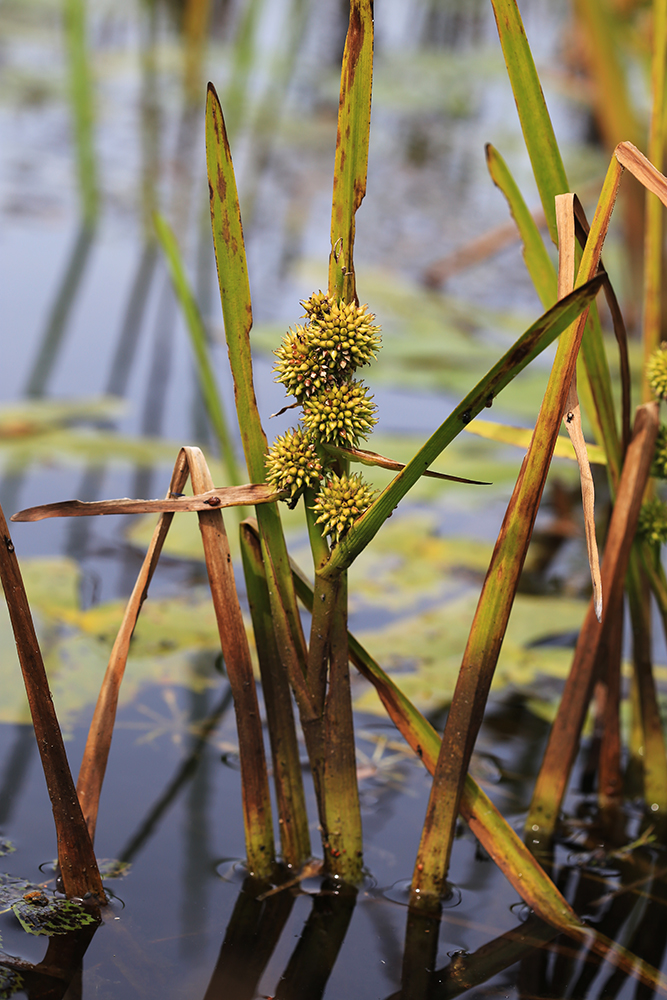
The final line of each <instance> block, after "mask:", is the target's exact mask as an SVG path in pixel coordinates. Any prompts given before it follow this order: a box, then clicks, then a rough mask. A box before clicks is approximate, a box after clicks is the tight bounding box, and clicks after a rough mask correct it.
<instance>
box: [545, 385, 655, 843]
mask: <svg viewBox="0 0 667 1000" xmlns="http://www.w3.org/2000/svg"><path fill="white" fill-rule="evenodd" d="M657 432H658V407H657V403H647V404H645V405H644V406H640V407H639V408H638V410H637V416H636V418H635V427H634V435H633V438H632V441H631V443H630V446H629V448H628V451H627V454H626V458H625V462H624V464H623V472H622V474H621V481H620V483H619V488H618V493H617V496H616V502H615V504H614V511H613V514H612V518H611V522H610V525H609V532H608V535H607V543H606V546H605V551H604V559H603V562H602V582H603V588H604V591H605V593H606V594H607V599H606V601H607V606H606V608H605V610H604V612H603V615H602V625H601V626H600V624H599V623H598V622H597V620H596V616H595V608H594V606H593V603H591V605H590V606H589V609H588V613H587V615H586V619H585V621H584V625H583V627H582V629H581V632H580V634H579V640H578V642H577V648H576V650H575V654H574V661H573V664H572V669H571V671H570V674H569V677H568V679H567V682H566V684H565V689H564V691H563V697H562V700H561V704H560V708H559V710H558V715H557V717H556V720H555V722H554V724H553V727H552V730H551V735H550V737H549V743H548V745H547V749H546V753H545V756H544V761H543V763H542V768H541V770H540V774H539V776H538V779H537V782H536V785H535V791H534V793H533V801H532V804H531V808H530V812H529V814H528V819H527V822H526V829H527V830H528V831H530V839H531V842H534V841H535V840H539V839H540V838H541V837H542V838H544V837H547V838H550V837H551V835H552V833H553V830H554V828H555V825H556V820H557V817H558V811H559V809H560V805H561V802H562V800H563V795H564V794H565V788H566V786H567V782H568V780H569V776H570V771H571V769H572V765H573V763H574V759H575V756H576V753H577V749H578V746H579V736H580V733H581V727H582V726H583V722H584V717H585V715H586V709H587V707H588V703H589V700H590V695H591V690H592V685H593V681H594V668H595V664H596V662H597V659H598V651H599V648H600V644H601V641H602V639H603V636H604V634H605V630H606V629H607V628H608V627H609V625H610V619H611V614H613V612H614V610H615V609H616V608H617V607H618V600H619V596H618V595H619V593H620V592H622V590H623V587H624V583H625V573H626V570H627V567H628V561H629V558H630V549H631V546H632V540H633V538H634V534H635V529H636V527H637V519H638V517H639V509H640V506H641V502H642V495H643V492H644V487H645V485H646V481H647V478H648V474H649V470H650V466H651V461H652V458H653V449H654V446H655V439H656V435H657Z"/></svg>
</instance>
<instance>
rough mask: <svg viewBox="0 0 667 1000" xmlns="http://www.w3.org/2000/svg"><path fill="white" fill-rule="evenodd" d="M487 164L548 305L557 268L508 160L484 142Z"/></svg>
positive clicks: (553, 293)
mask: <svg viewBox="0 0 667 1000" xmlns="http://www.w3.org/2000/svg"><path fill="white" fill-rule="evenodd" d="M486 165H487V168H488V171H489V173H490V175H491V179H492V181H493V183H494V184H495V185H496V187H498V188H500V190H501V191H502V193H503V194H504V195H505V198H506V199H507V204H508V205H509V209H510V212H511V213H512V218H513V219H514V221H515V222H516V227H517V229H518V230H519V235H520V237H521V243H522V245H523V259H524V261H525V262H526V268H527V270H528V273H529V275H530V277H531V279H532V282H533V285H534V286H535V291H536V292H537V294H538V295H539V297H540V302H541V303H542V305H543V307H544V308H545V309H549V308H550V307H551V306H552V305H553V304H554V302H555V301H556V299H557V294H556V292H557V279H556V269H555V267H554V265H553V262H552V260H551V257H550V256H549V254H548V253H547V248H546V247H545V245H544V241H543V240H542V236H541V235H540V231H539V229H538V228H537V225H536V223H535V220H534V218H533V216H532V214H531V212H530V210H529V208H528V206H527V205H526V203H525V201H524V200H523V196H522V194H521V192H520V190H519V187H518V185H517V183H516V181H515V180H514V178H513V177H512V175H511V174H510V172H509V170H508V167H507V164H506V163H505V161H504V160H503V158H502V156H501V155H500V153H499V152H498V150H497V149H494V147H493V146H492V145H491V143H487V145H486Z"/></svg>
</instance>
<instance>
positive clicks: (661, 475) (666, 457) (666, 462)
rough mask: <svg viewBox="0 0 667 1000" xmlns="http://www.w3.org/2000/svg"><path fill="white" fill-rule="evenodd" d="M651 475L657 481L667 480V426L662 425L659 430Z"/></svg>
mask: <svg viewBox="0 0 667 1000" xmlns="http://www.w3.org/2000/svg"><path fill="white" fill-rule="evenodd" d="M651 475H652V476H655V478H656V479H667V424H660V428H659V430H658V437H657V439H656V442H655V451H654V453H653V464H652V465H651Z"/></svg>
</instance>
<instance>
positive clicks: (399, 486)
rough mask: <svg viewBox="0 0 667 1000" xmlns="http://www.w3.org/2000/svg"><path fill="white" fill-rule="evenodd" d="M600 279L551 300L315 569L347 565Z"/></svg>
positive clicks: (572, 315) (552, 337)
mask: <svg viewBox="0 0 667 1000" xmlns="http://www.w3.org/2000/svg"><path fill="white" fill-rule="evenodd" d="M602 283H603V277H602V276H596V277H594V278H592V279H591V280H590V281H589V282H586V283H585V284H584V285H582V286H581V287H579V288H577V289H576V290H575V291H574V292H573V293H572V294H571V295H568V296H567V297H566V298H565V299H563V300H562V301H561V302H557V303H556V304H555V305H554V306H552V308H551V309H549V310H548V311H547V312H546V313H544V315H543V316H541V317H540V318H539V319H538V320H536V322H535V323H533V324H532V325H531V326H530V327H529V328H528V329H527V330H526V331H525V333H524V334H522V336H521V337H519V339H518V340H517V341H516V342H515V343H514V344H513V346H512V347H511V348H510V349H509V351H507V353H506V354H504V355H503V357H502V358H501V359H500V360H499V361H498V362H497V363H496V364H495V365H494V366H493V368H491V369H490V370H489V371H488V372H487V373H486V375H485V376H484V377H483V378H482V379H481V380H480V381H479V382H478V383H477V385H476V386H475V388H474V389H472V390H471V392H469V393H468V395H467V396H466V397H465V398H464V399H463V400H462V401H461V402H460V403H459V404H458V406H456V407H455V408H454V410H452V412H451V414H450V415H449V416H448V417H447V419H446V420H445V421H444V422H443V423H442V424H441V425H440V427H438V429H437V430H436V431H434V433H433V434H432V435H431V437H430V438H429V439H428V441H426V442H425V444H424V445H422V447H421V448H420V450H419V451H418V452H417V454H416V455H415V456H414V457H413V458H412V459H411V461H410V462H408V464H407V465H406V467H405V468H404V469H403V470H402V471H401V472H399V474H398V475H397V476H396V477H395V478H394V479H393V480H392V482H391V483H390V484H389V486H387V487H386V489H385V490H383V492H382V493H381V494H380V496H379V497H378V498H377V500H376V501H375V502H374V503H373V504H372V506H371V507H370V508H369V509H368V510H367V511H366V513H365V514H364V515H363V516H362V517H360V518H359V519H358V520H357V521H355V523H354V525H353V526H352V528H351V529H350V531H349V532H348V534H347V535H345V536H344V537H343V538H342V539H341V541H340V542H339V543H338V545H337V546H336V549H335V550H334V552H333V553H332V556H331V558H330V559H329V561H328V563H327V564H326V566H323V567H322V570H321V571H320V573H321V575H322V576H329V575H331V574H334V573H336V572H338V571H339V570H340V569H342V568H345V567H347V566H350V565H351V564H352V562H354V560H355V559H356V557H357V556H358V555H359V553H360V552H362V551H363V550H364V549H365V548H366V546H367V545H368V544H369V542H370V541H371V540H372V539H373V538H374V536H375V535H376V534H377V532H378V531H379V530H380V528H381V527H382V525H383V524H384V522H385V521H386V520H387V518H388V517H390V516H391V514H392V513H393V511H394V510H395V509H396V506H397V505H398V504H399V503H400V501H401V500H402V499H403V497H405V496H406V495H407V494H408V493H409V491H410V490H411V489H412V487H413V486H414V485H415V483H416V482H417V481H418V480H419V478H420V477H421V476H423V475H424V472H425V471H426V469H428V467H429V466H430V465H431V464H432V463H433V462H434V461H435V460H436V458H438V456H439V455H440V454H441V453H442V452H443V451H444V450H445V448H447V446H448V445H449V444H451V442H452V441H453V440H454V439H455V438H456V437H457V436H458V435H459V434H460V433H461V431H463V430H464V428H465V427H466V426H467V425H468V424H469V423H470V421H471V420H473V419H474V418H475V417H476V416H477V415H478V414H480V413H481V412H482V410H484V409H485V408H487V407H488V406H489V405H490V404H491V403H492V402H493V401H494V399H496V397H497V396H498V394H499V393H500V392H502V390H503V389H504V388H505V387H506V386H507V385H509V383H510V382H511V381H512V380H513V379H514V378H515V377H516V376H517V375H518V374H519V372H521V371H523V369H524V368H525V367H526V366H527V365H529V364H530V362H531V361H533V360H534V359H535V358H536V357H537V356H538V355H539V354H541V352H542V351H543V350H544V349H545V348H546V347H548V345H549V344H551V343H552V342H553V341H554V340H555V339H556V337H558V335H559V334H561V333H562V332H563V330H565V329H566V327H568V326H569V325H570V324H571V323H572V321H573V320H575V319H576V317H577V316H579V315H580V314H581V312H582V311H583V310H585V309H586V308H588V306H589V305H590V303H591V301H592V299H593V298H594V297H595V295H596V294H597V292H598V290H599V289H600V287H601V285H602Z"/></svg>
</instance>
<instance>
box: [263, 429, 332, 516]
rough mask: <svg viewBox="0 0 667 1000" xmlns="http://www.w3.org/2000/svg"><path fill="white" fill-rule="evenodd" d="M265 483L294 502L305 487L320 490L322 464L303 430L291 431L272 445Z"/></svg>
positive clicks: (267, 462) (267, 461)
mask: <svg viewBox="0 0 667 1000" xmlns="http://www.w3.org/2000/svg"><path fill="white" fill-rule="evenodd" d="M265 467H266V482H267V483H268V485H269V486H272V487H273V488H274V489H275V490H277V491H278V490H279V491H281V492H283V491H287V492H288V493H289V498H290V499H291V500H294V499H295V497H296V496H297V494H299V493H300V492H301V491H302V490H303V489H305V487H306V486H312V487H314V488H317V487H318V486H319V483H320V479H321V477H322V462H321V461H320V458H319V455H318V454H317V447H316V445H315V442H314V441H313V440H312V438H311V437H309V435H308V434H307V433H306V432H305V431H304V429H303V428H302V427H297V428H292V429H291V430H289V431H287V432H286V433H285V434H283V435H281V436H280V437H279V438H276V440H275V441H274V442H273V444H272V445H271V447H270V448H269V452H268V454H267V456H266V460H265Z"/></svg>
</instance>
